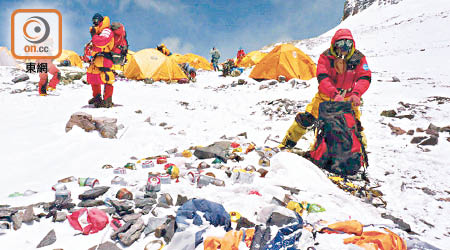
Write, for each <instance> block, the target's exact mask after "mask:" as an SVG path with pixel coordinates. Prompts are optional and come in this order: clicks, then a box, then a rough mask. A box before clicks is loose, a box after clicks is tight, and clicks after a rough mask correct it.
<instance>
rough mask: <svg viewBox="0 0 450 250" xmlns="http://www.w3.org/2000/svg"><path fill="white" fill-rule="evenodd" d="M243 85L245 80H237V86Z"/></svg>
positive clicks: (245, 82)
mask: <svg viewBox="0 0 450 250" xmlns="http://www.w3.org/2000/svg"><path fill="white" fill-rule="evenodd" d="M244 84H247V81H246V80H244V79H239V80H238V85H244Z"/></svg>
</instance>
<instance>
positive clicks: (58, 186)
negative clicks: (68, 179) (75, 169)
mask: <svg viewBox="0 0 450 250" xmlns="http://www.w3.org/2000/svg"><path fill="white" fill-rule="evenodd" d="M66 189H67V187H66V185H65V184H64V183H61V182H60V183H56V184H55V185H53V186H52V190H53V191H58V190H66Z"/></svg>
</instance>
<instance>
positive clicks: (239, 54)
mask: <svg viewBox="0 0 450 250" xmlns="http://www.w3.org/2000/svg"><path fill="white" fill-rule="evenodd" d="M244 57H245V52H244V49H243V48H242V47H240V48H239V50H238V52H237V55H236V64H239V63H240V62H241V60H242V59H243V58H244Z"/></svg>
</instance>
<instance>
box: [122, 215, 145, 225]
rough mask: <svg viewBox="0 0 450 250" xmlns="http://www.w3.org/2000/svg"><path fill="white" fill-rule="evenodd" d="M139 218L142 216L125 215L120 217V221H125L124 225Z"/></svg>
mask: <svg viewBox="0 0 450 250" xmlns="http://www.w3.org/2000/svg"><path fill="white" fill-rule="evenodd" d="M141 216H142V214H141V213H135V214H127V215H124V216H123V217H122V220H123V221H125V223H126V222H129V221H135V220H137V219H139V218H141Z"/></svg>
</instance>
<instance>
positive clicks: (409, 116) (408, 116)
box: [395, 114, 414, 120]
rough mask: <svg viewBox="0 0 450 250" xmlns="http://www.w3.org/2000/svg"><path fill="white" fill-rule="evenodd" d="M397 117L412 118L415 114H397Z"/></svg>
mask: <svg viewBox="0 0 450 250" xmlns="http://www.w3.org/2000/svg"><path fill="white" fill-rule="evenodd" d="M395 118H399V119H403V118H406V119H409V120H412V119H413V118H414V115H413V114H410V115H397V116H395Z"/></svg>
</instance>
